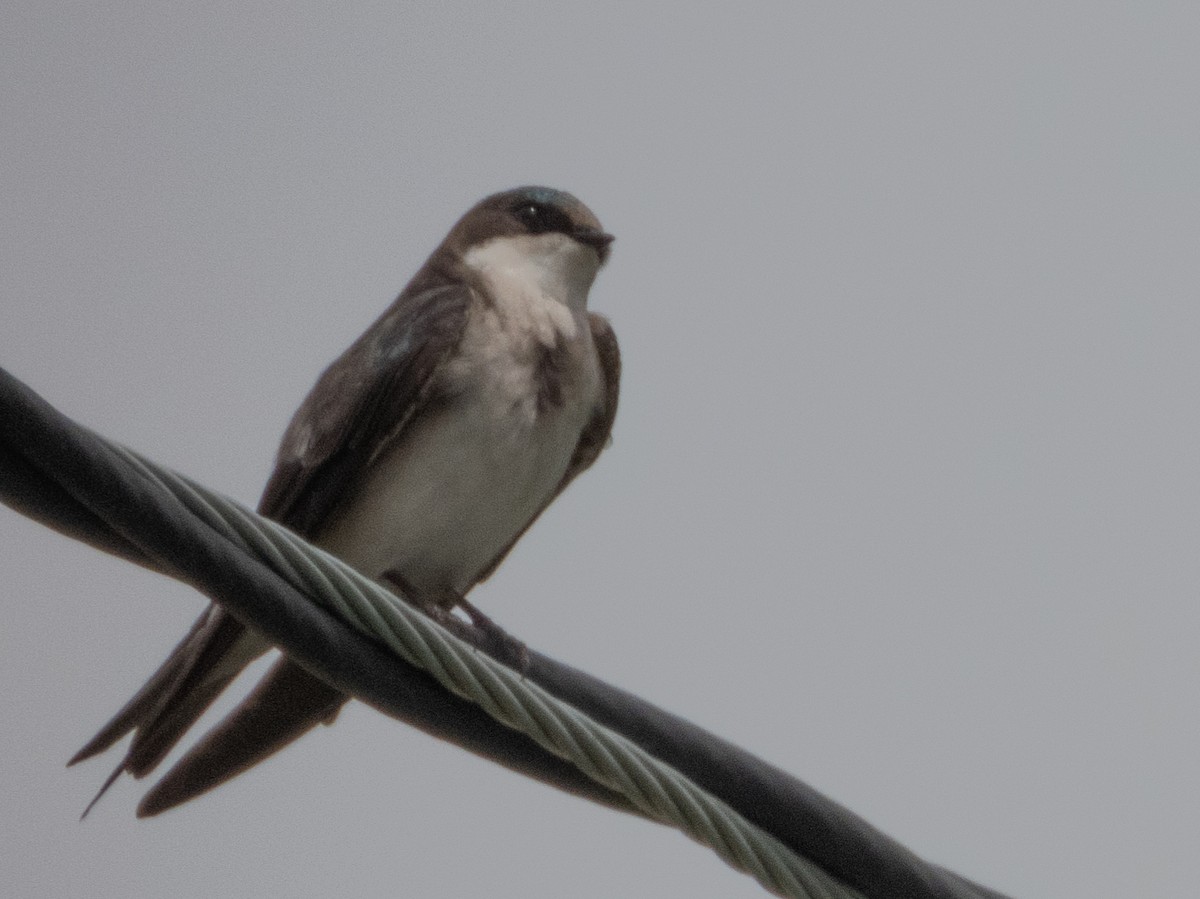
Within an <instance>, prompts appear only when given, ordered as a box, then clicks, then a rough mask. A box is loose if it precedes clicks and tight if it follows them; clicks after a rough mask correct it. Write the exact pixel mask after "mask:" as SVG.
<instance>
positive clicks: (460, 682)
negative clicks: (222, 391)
mask: <svg viewBox="0 0 1200 899" xmlns="http://www.w3.org/2000/svg"><path fill="white" fill-rule="evenodd" d="M116 449H117V450H118V451H119V452H120V453H121V455H122V456H123V457H124V458H125V459H127V460H128V461H129V462H130V463H131V464H133V465H134V466H135V467H137V468H138V469H139V470H140V471H141V472H142V473H143V475H144V476H145V477H147V478H148V479H150V480H152V481H154V482H156V483H158V484H159V485H160V486H161V487H162V488H163V489H165V490H167V491H168V492H170V493H171V494H173V495H174V496H175V497H176V498H177V499H179V500H180V501H181V502H182V503H183V504H184V505H185V506H186V507H187V508H188V509H189V510H190V511H191V512H193V513H194V514H195V515H196V516H197V517H199V518H200V519H201V520H203V521H204V522H205V523H206V524H207V525H208V526H210V527H212V528H213V529H214V530H216V531H217V532H219V533H220V534H222V535H223V536H225V537H226V538H227V539H229V540H231V541H233V542H234V543H236V544H237V545H239V546H241V547H243V548H244V549H245V550H247V551H248V552H250V553H252V554H253V555H255V556H257V557H258V558H259V559H260V560H261V561H262V562H264V563H265V564H267V565H269V566H270V567H271V568H272V569H274V570H275V571H276V572H277V573H278V574H280V575H281V576H282V577H284V578H285V579H286V580H287V581H288V582H289V583H291V584H292V585H293V586H295V587H296V588H297V589H299V590H301V591H303V592H304V593H306V594H307V595H309V596H311V597H312V598H313V599H314V600H315V601H317V602H318V603H319V604H320V605H322V606H323V607H325V608H326V609H327V610H329V611H330V612H332V613H333V614H335V615H336V616H337V617H339V618H341V619H342V620H344V621H345V622H346V623H348V624H350V625H351V626H353V627H354V628H356V629H358V630H359V631H361V632H363V633H365V634H367V635H368V636H370V637H373V638H375V639H377V640H379V641H380V642H382V643H384V644H385V645H386V646H387V647H388V648H389V649H391V650H392V651H393V652H395V653H397V654H398V655H399V656H401V657H402V658H404V659H405V660H406V661H408V662H410V663H411V664H413V665H416V666H418V667H420V668H422V669H423V670H425V671H428V672H429V673H430V674H431V675H432V676H433V677H434V678H436V679H437V680H438V681H439V682H440V683H441V684H442V685H443V686H445V687H446V688H447V689H449V690H451V691H452V692H454V693H455V694H456V695H458V696H461V697H463V698H464V699H467V700H469V701H470V702H473V703H476V704H477V705H479V706H480V707H482V708H483V709H484V710H485V711H486V712H487V713H488V714H489V715H491V716H492V717H494V718H495V719H497V720H498V721H500V722H502V723H504V724H505V725H507V726H509V727H512V728H514V729H516V730H519V731H521V732H522V733H525V734H527V735H528V736H529V737H531V738H532V739H533V740H535V741H536V742H537V743H538V744H539V745H541V746H542V747H543V748H545V749H546V750H548V751H549V752H552V753H554V754H555V755H557V756H559V757H561V758H565V759H568V760H569V761H571V762H572V763H573V764H575V765H576V766H578V767H579V768H580V770H582V771H584V772H585V773H586V774H587V775H588V776H589V777H591V778H593V779H595V780H596V781H597V782H599V783H602V784H604V785H605V786H608V787H610V788H611V789H613V790H616V791H618V792H620V793H621V794H622V795H624V796H626V797H627V798H628V799H629V800H630V801H631V802H633V803H634V805H636V806H637V807H638V808H639V809H640V810H641V811H642V812H643V813H645V814H647V815H648V816H650V817H653V818H655V819H656V820H659V821H661V822H663V823H665V824H669V825H671V826H674V827H677V828H678V829H680V830H681V831H683V832H684V833H686V834H687V835H688V836H690V837H691V838H692V839H694V840H696V841H697V842H699V843H702V844H704V845H706V846H709V847H710V848H712V849H713V850H714V851H715V852H716V853H717V854H718V855H719V856H721V858H723V859H724V860H725V861H726V862H727V863H728V864H730V865H731V866H733V867H735V868H738V869H739V870H742V871H744V872H746V873H747V874H749V875H751V876H752V877H754V878H756V879H757V880H758V881H759V883H761V884H762V885H763V886H764V887H765V888H766V889H768V890H770V891H772V892H774V893H777V894H778V895H782V896H790V897H797V899H851V897H853V899H862V894H861V893H859V892H858V891H856V890H854V889H852V888H850V887H848V886H847V885H845V884H843V883H841V882H840V881H838V880H836V879H835V878H833V877H831V876H830V875H829V874H827V873H826V872H825V871H823V870H822V869H821V868H819V867H817V866H816V865H815V864H813V863H812V862H810V861H808V860H807V859H804V858H802V857H801V856H799V855H797V854H796V853H794V852H792V851H791V850H790V849H788V848H787V847H786V846H784V845H783V844H782V843H780V842H779V841H778V840H777V839H775V838H774V837H772V836H770V835H769V834H767V833H766V832H765V831H763V830H762V829H760V828H758V827H756V826H755V825H753V824H751V823H750V822H749V821H747V820H746V819H745V818H744V817H742V816H741V815H740V814H738V813H737V812H735V811H734V810H733V809H732V808H730V807H729V806H728V805H727V804H726V803H724V802H722V801H720V800H719V799H716V798H715V797H713V796H712V795H711V794H709V793H707V792H706V791H704V790H702V789H701V788H699V787H698V786H696V784H694V783H693V782H692V781H690V780H688V779H687V778H686V777H684V776H683V775H681V774H680V773H679V772H678V771H676V770H675V769H674V768H672V767H670V766H669V765H666V764H664V763H663V762H661V761H659V760H658V759H655V758H654V757H653V756H651V755H649V754H648V753H646V752H645V751H643V750H642V749H640V748H638V747H637V746H635V745H634V744H633V743H631V742H630V741H629V740H628V739H626V738H625V737H622V736H620V735H619V734H617V733H614V732H613V731H611V730H609V729H608V728H606V727H603V726H602V725H600V724H597V723H596V722H594V721H592V720H591V719H590V718H588V717H587V716H585V715H583V714H582V713H580V712H579V711H578V710H576V709H575V708H573V707H571V706H570V705H567V704H565V703H563V702H560V701H559V700H557V699H555V698H554V697H552V696H550V695H549V694H547V693H546V692H545V691H544V690H542V689H541V688H539V687H538V686H536V685H535V684H532V683H529V682H527V681H525V680H523V679H522V678H521V677H520V675H519V674H517V673H516V672H514V671H513V670H511V669H509V668H506V667H505V666H503V665H501V664H499V663H498V662H496V661H494V660H493V659H491V658H490V657H488V656H487V655H484V654H483V653H480V652H478V651H477V650H476V649H475V648H474V647H472V646H470V645H469V644H467V643H465V642H463V641H461V640H459V639H457V638H456V637H455V636H453V635H452V634H450V633H448V632H447V631H446V630H445V629H443V628H442V627H441V626H439V625H438V624H437V623H436V622H434V621H432V620H430V619H429V618H427V617H426V616H424V615H422V614H421V613H420V612H418V611H417V610H416V609H414V608H412V607H410V606H409V605H408V604H407V603H405V602H404V601H403V600H401V599H400V598H399V597H397V596H396V595H395V594H394V593H392V592H391V591H390V590H388V589H386V588H384V587H382V586H380V585H379V584H377V583H375V582H374V581H371V580H370V579H368V578H366V577H364V576H363V575H361V574H359V573H358V572H357V571H355V570H354V569H352V568H350V567H349V566H348V565H346V564H345V563H344V562H342V561H341V560H339V559H337V558H335V557H334V556H331V555H329V554H328V553H326V552H324V551H323V550H320V549H318V548H316V547H314V546H312V545H311V544H309V543H307V542H306V541H304V540H303V539H301V538H300V537H298V536H296V535H295V534H293V533H292V532H291V531H288V530H287V529H286V528H284V527H282V526H281V525H278V524H276V523H275V522H273V521H269V520H267V519H265V518H262V517H260V516H258V515H256V514H254V513H253V512H251V511H250V510H248V509H246V508H245V507H243V506H241V505H239V504H237V503H235V502H233V501H232V500H230V499H228V498H226V497H223V496H221V495H220V494H218V493H215V492H213V491H211V490H208V489H207V488H205V487H203V486H201V485H199V484H197V483H195V482H194V481H191V480H189V479H188V478H185V477H183V476H182V475H179V474H177V473H175V472H172V471H169V470H167V469H164V468H161V467H159V466H158V465H156V464H154V463H153V462H151V461H149V460H148V459H145V458H144V457H142V456H141V455H139V454H137V453H135V452H133V451H132V450H129V449H125V448H120V447H116Z"/></svg>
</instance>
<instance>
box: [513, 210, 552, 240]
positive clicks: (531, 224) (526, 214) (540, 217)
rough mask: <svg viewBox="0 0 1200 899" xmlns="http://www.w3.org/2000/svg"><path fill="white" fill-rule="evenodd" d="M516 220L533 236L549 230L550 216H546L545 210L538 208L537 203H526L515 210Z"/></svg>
mask: <svg viewBox="0 0 1200 899" xmlns="http://www.w3.org/2000/svg"><path fill="white" fill-rule="evenodd" d="M517 218H519V219H520V220H521V223H522V224H523V225H524V226H525V227H526V228H528V229H529V230H530V231H532V232H533V233H535V234H540V233H541V232H543V231H549V230H550V227H551V225H550V216H549V215H547V214H546V208H545V207H544V206H539V205H538V204H537V203H526V204H525V205H523V206H521V207H519V208H518V209H517Z"/></svg>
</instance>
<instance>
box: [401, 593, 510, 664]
mask: <svg viewBox="0 0 1200 899" xmlns="http://www.w3.org/2000/svg"><path fill="white" fill-rule="evenodd" d="M383 579H384V580H386V581H389V582H390V583H391V584H393V585H394V586H396V587H398V588H399V589H400V597H401V598H402V599H404V600H405V601H406V602H408V603H409V604H410V605H413V606H416V607H417V608H418V609H420V610H421V611H422V612H424V613H425V614H426V615H428V616H429V617H430V618H432V619H433V620H434V621H436V622H437V623H438V624H440V625H441V626H442V627H444V628H446V630H448V631H450V633H452V634H454V635H455V636H456V637H458V638H459V639H461V640H465V641H466V642H467V643H470V644H471V645H472V646H474V647H476V648H477V649H480V650H482V651H483V652H486V653H487V654H488V655H490V656H491V657H492V658H494V659H495V660H496V661H498V662H500V663H501V664H503V665H507V666H508V667H509V668H515V669H516V670H517V671H519V672H521V673H524V672H525V671H526V670H528V668H529V647H527V646H526V645H525V644H524V643H523V642H522V641H520V640H518V639H517V638H516V637H513V636H511V635H510V634H509V633H508V631H506V630H504V628H502V627H500V625H498V624H496V622H494V621H493V620H492V619H491V618H489V617H488V616H487V615H485V614H483V612H481V611H479V609H477V608H476V607H475V606H474V605H472V604H471V603H469V602H467V600H466V599H465V598H464V597H462V596H460V595H459V594H457V593H452V594H450V595H442V594H438V595H436V596H431V595H429V594H427V593H423V592H422V591H420V590H417V589H416V588H415V587H414V586H413V585H412V584H411V583H410V582H409V581H408V579H407V578H405V577H404V575H403V574H401V573H400V572H398V571H388V572H385V573H384V575H383ZM455 608H459V609H462V611H463V614H465V615H466V616H467V618H468V619H469V621H464V620H463V619H462V618H460V617H459V616H457V615H455V614H454V611H453V610H454V609H455Z"/></svg>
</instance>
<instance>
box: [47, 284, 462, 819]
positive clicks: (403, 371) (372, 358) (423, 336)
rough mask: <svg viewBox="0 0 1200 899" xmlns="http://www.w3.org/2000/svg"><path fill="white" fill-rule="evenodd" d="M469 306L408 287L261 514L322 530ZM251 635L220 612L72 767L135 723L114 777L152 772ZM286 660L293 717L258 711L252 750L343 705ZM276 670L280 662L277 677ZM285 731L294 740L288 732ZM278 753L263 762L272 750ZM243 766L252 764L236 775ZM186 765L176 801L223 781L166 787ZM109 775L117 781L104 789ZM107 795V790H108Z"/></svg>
mask: <svg viewBox="0 0 1200 899" xmlns="http://www.w3.org/2000/svg"><path fill="white" fill-rule="evenodd" d="M470 301H471V294H470V290H469V288H467V287H466V286H462V285H458V286H444V287H439V288H434V289H431V290H425V291H421V292H419V293H415V294H409V293H408V292H407V291H406V292H405V293H404V294H401V295H400V297H399V298H398V299H397V300H396V302H395V303H393V304H392V306H391V307H390V308H389V309H388V310H387V311H386V312H384V314H383V315H382V316H380V318H379V319H378V320H377V321H376V322H375V323H374V324H373V325H371V327H370V328H368V329H367V331H366V332H365V333H364V334H363V335H362V336H361V337H360V338H359V339H358V340H357V341H355V342H354V344H352V345H351V346H350V348H349V349H347V350H346V352H344V353H343V354H342V355H341V356H340V357H339V358H338V359H337V360H336V361H335V362H334V363H333V364H332V365H330V366H329V368H328V369H326V370H325V372H324V373H323V374H322V375H321V377H320V378H319V379H318V381H317V383H316V385H315V386H314V387H313V389H312V391H311V392H310V393H309V395H308V397H307V398H306V399H305V401H304V403H303V404H302V405H301V406H300V408H299V410H297V412H296V414H295V416H293V418H292V421H291V423H290V424H289V426H288V429H287V431H286V432H285V434H284V438H283V441H282V444H281V446H280V450H279V454H278V458H277V460H276V466H275V470H274V472H273V473H272V475H271V478H270V479H269V480H268V482H267V486H266V489H265V490H264V492H263V496H262V499H261V501H260V502H259V512H261V513H262V514H263V515H265V516H267V517H269V518H273V519H275V520H276V521H279V522H281V523H283V524H285V525H287V526H288V527H290V528H291V529H292V530H294V531H297V532H298V533H300V534H301V535H303V536H306V537H313V536H315V535H316V533H317V531H318V530H319V529H320V527H321V525H322V523H323V522H324V521H325V520H326V518H327V516H328V515H329V514H330V513H331V512H332V511H333V509H334V507H335V506H336V504H337V503H338V502H339V501H340V499H341V498H342V496H344V495H345V494H346V493H348V492H349V490H350V487H351V483H352V481H353V479H354V478H355V477H356V476H357V475H358V474H359V473H361V471H362V470H363V469H364V468H365V467H366V466H367V465H368V464H369V463H370V460H371V459H372V458H373V457H374V456H375V454H377V453H378V452H379V451H380V449H381V448H382V447H384V446H386V445H387V444H388V443H390V442H391V441H392V440H394V439H395V438H396V436H397V435H398V434H399V433H400V432H401V431H402V430H403V428H404V426H405V425H406V424H407V423H408V422H409V421H410V420H411V418H412V416H413V415H414V414H415V413H416V412H417V411H419V410H420V408H421V407H422V406H423V405H424V404H425V403H426V402H428V401H429V400H430V398H431V391H432V389H433V383H434V380H435V379H434V378H433V374H434V372H436V371H437V369H438V367H439V366H440V365H441V364H442V361H443V360H444V359H445V358H446V356H447V354H448V353H449V352H450V351H451V350H453V349H454V348H455V347H456V346H457V344H458V341H459V339H460V338H461V336H462V331H463V327H464V325H465V323H466V317H467V310H468V308H469V305H470ZM244 631H245V627H244V625H242V624H241V622H239V621H238V620H237V619H236V618H234V617H233V616H231V615H229V614H227V613H226V612H224V611H223V610H221V609H220V608H219V607H216V606H212V607H210V608H209V609H208V610H207V611H206V612H205V613H204V614H203V615H202V616H201V618H200V619H199V620H198V621H197V622H196V624H195V625H194V626H193V627H192V629H191V631H189V633H188V635H187V636H186V637H185V638H184V640H183V641H182V642H181V643H180V644H179V645H178V646H176V648H175V649H174V650H173V651H172V653H171V655H170V656H169V657H168V658H167V660H166V661H165V662H164V663H163V664H162V666H160V668H159V670H158V671H157V672H155V674H154V675H153V676H152V677H151V678H150V680H149V681H147V682H146V684H145V686H143V687H142V689H141V690H139V691H138V693H137V694H136V695H135V696H134V698H133V699H131V700H130V701H129V702H128V703H127V704H126V705H125V707H124V708H123V709H122V710H121V711H120V712H118V713H117V715H116V716H114V717H113V719H112V720H111V721H110V722H109V723H108V724H106V725H105V726H104V727H103V728H102V729H101V730H100V732H99V733H98V734H97V735H96V736H95V737H93V738H92V740H91V741H90V742H89V743H88V744H87V745H86V746H84V748H83V749H81V750H80V751H79V752H78V753H77V754H76V755H75V757H74V758H73V759H71V762H70V764H74V763H75V762H78V761H82V760H83V759H86V758H89V757H91V756H93V755H95V754H97V753H99V752H102V751H104V750H105V749H107V748H108V747H110V746H111V745H112V744H113V743H115V742H116V741H117V740H119V739H120V738H121V737H123V736H124V735H125V734H126V733H128V732H129V731H131V730H136V733H135V735H134V739H133V742H132V744H131V745H130V748H129V751H128V753H127V754H126V756H125V759H124V760H123V761H122V762H121V764H120V766H118V768H117V771H116V772H114V778H115V776H116V774H119V773H120V772H121V771H128V772H129V773H131V774H133V775H134V776H136V777H141V776H143V775H145V774H147V773H148V772H149V771H151V770H153V768H154V767H155V766H156V765H157V764H158V763H159V762H160V761H161V760H162V758H163V757H164V756H165V755H166V754H167V753H168V752H169V751H170V749H171V747H172V746H174V745H175V743H176V742H178V740H179V738H180V737H181V736H182V735H183V733H184V732H185V731H186V730H187V729H188V728H189V727H190V726H191V725H192V724H193V723H194V722H195V721H196V719H197V718H199V717H200V715H202V714H203V713H204V711H205V710H206V709H207V708H208V706H209V705H210V704H211V703H212V701H213V700H214V699H215V698H216V696H217V695H218V694H219V693H220V692H221V691H222V690H223V689H224V688H225V687H226V686H227V685H228V684H229V682H230V681H232V680H233V678H234V677H236V675H237V674H238V673H239V670H240V669H239V668H231V670H229V671H226V672H222V673H221V674H220V675H219V676H218V675H217V674H216V673H215V672H216V670H217V669H218V668H219V667H220V665H221V662H222V661H223V659H224V658H225V656H226V654H227V653H228V651H229V650H230V648H231V647H232V646H233V645H234V643H235V642H236V641H237V640H238V639H239V638H240V637H241V636H242V635H243V633H244ZM281 661H283V664H284V665H286V666H287V668H288V669H289V670H286V671H284V672H283V675H282V677H279V678H277V679H278V680H279V681H280V686H279V689H282V690H284V691H285V692H286V695H287V697H288V698H289V700H290V701H289V702H287V703H286V704H285V705H283V706H282V708H286V709H287V714H286V715H278V714H277V715H274V716H271V715H266V716H263V715H260V716H259V718H258V719H257V720H258V723H259V724H262V725H264V726H266V727H267V728H269V729H270V730H271V731H272V733H270V734H265V733H253V734H247V733H244V732H243V733H241V734H240V735H239V737H238V740H240V742H241V743H242V744H243V748H245V745H246V744H253V745H255V746H257V745H259V744H260V743H262V744H263V745H264V746H267V745H269V746H273V747H274V748H278V746H281V745H283V744H284V743H286V742H288V741H289V740H290V739H294V737H295V736H298V735H299V733H303V731H304V730H307V729H309V728H310V727H312V726H313V725H315V724H316V723H319V722H320V721H323V720H330V719H331V718H332V716H333V715H335V714H336V712H337V709H338V708H339V707H340V706H341V703H342V702H343V701H344V697H342V696H341V694H339V693H337V692H336V691H334V690H332V688H330V687H328V686H327V685H326V684H324V682H322V681H320V680H318V679H317V678H314V677H312V676H311V675H309V674H308V673H307V672H304V671H303V670H302V669H300V668H298V667H297V666H294V665H292V664H291V663H290V662H286V661H285V660H281ZM227 667H229V666H227ZM276 668H277V669H278V668H279V665H277V666H276ZM276 674H277V671H276V670H275V669H273V671H272V673H271V675H269V676H268V677H269V678H270V677H272V676H273V675H276ZM306 687H307V688H309V689H308V692H307V693H306V691H305V688H306ZM264 688H268V689H269V685H268V684H266V683H264V684H262V685H260V688H259V690H257V691H256V695H258V694H261V693H262V692H263V689H264ZM261 705H262V703H260V706H261ZM268 705H269V703H268ZM287 734H291V736H286V739H285V738H284V737H285V735H287ZM281 740H282V742H280V741H281ZM274 748H272V749H267V751H266V752H263V753H261V755H259V756H258V757H260V758H261V757H263V756H265V755H267V754H270V752H271V751H274ZM184 761H186V759H185V760H181V764H183V762H184ZM244 767H246V765H245V764H243V765H242V767H239V768H237V769H236V770H233V771H232V772H230V773H228V774H227V775H226V777H229V776H233V774H235V773H237V771H239V770H242V769H243V768H244ZM178 769H179V766H176V768H175V769H172V772H170V773H169V774H168V775H167V777H166V778H164V781H163V783H161V784H159V785H158V787H156V790H159V789H161V788H163V787H164V786H168V787H170V788H171V791H172V793H173V795H181V796H182V798H179V799H178V800H177V801H178V802H182V801H184V800H185V799H186V798H189V797H190V796H192V795H195V794H196V793H198V792H202V791H203V790H205V789H208V788H209V787H211V786H213V785H215V783H217V782H220V781H219V780H212V779H211V775H209V776H208V778H207V779H206V780H205V781H204V782H202V783H192V784H184V785H183V786H182V787H181V785H180V784H179V783H173V784H167V783H166V782H167V781H168V780H175V781H178V780H179V778H178V777H176V771H177V770H178ZM221 779H225V778H221ZM111 782H112V779H110V780H109V782H108V783H106V784H105V788H107V786H108V785H109V784H111ZM100 792H101V795H102V794H103V792H104V790H103V789H102V790H101V791H100ZM184 794H186V795H184ZM96 798H97V799H98V798H99V796H97V797H96ZM147 799H149V797H147ZM94 802H95V800H93V803H94ZM172 804H176V803H172ZM90 807H91V806H89V808H90ZM164 807H167V806H164ZM161 810H162V809H161V808H155V809H154V811H161ZM140 813H142V812H140ZM148 813H153V812H148Z"/></svg>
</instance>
